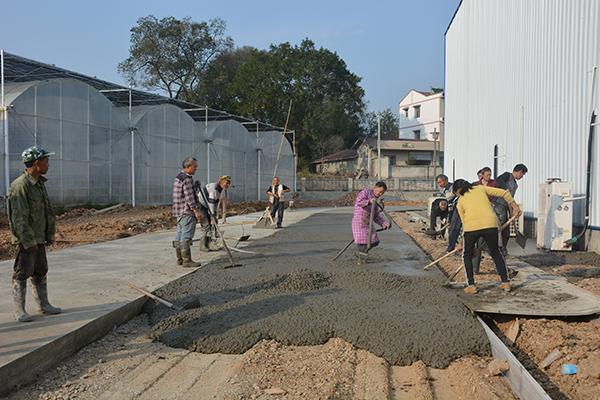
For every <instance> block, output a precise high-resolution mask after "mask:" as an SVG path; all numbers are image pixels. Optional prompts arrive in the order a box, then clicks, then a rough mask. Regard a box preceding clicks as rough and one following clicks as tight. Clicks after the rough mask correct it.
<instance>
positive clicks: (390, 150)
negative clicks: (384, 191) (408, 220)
mask: <svg viewBox="0 0 600 400" xmlns="http://www.w3.org/2000/svg"><path fill="white" fill-rule="evenodd" d="M379 147H380V149H381V178H382V179H388V178H401V179H433V178H434V176H435V173H436V172H438V173H441V167H440V165H441V164H440V163H438V164H437V171H436V166H434V165H433V161H432V160H433V159H434V154H435V157H436V158H437V159H438V160H441V161H442V162H443V155H444V153H443V148H442V147H440V142H439V141H431V140H426V139H381V141H380V144H379ZM377 150H378V145H377V138H371V137H362V138H360V139H358V140H357V141H356V142H355V143H354V145H352V147H351V148H350V149H347V150H342V151H339V152H337V153H334V154H330V155H328V156H325V157H323V158H320V159H318V160H314V161H313V162H312V163H311V165H312V166H313V168H314V171H315V172H317V173H322V174H342V175H343V174H346V173H350V174H353V175H355V176H356V177H359V178H372V177H377V176H378V170H379V160H378V158H377V154H378V152H377Z"/></svg>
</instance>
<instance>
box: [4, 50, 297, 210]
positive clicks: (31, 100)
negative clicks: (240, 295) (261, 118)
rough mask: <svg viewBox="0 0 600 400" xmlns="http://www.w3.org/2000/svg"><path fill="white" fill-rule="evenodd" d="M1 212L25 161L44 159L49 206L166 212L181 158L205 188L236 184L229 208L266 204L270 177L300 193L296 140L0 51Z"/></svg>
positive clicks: (231, 117) (262, 126) (265, 126)
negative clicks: (26, 156)
mask: <svg viewBox="0 0 600 400" xmlns="http://www.w3.org/2000/svg"><path fill="white" fill-rule="evenodd" d="M0 56H1V57H0V58H1V75H2V76H1V80H2V109H1V110H2V113H1V119H0V122H1V127H0V132H1V133H2V138H3V139H4V145H3V146H2V152H1V153H2V156H3V161H4V162H3V163H2V164H1V166H0V171H1V173H0V181H1V183H2V189H1V191H2V196H3V198H4V200H5V201H4V202H3V206H5V204H6V199H7V194H8V188H9V186H10V183H11V182H12V181H13V180H14V179H16V178H17V177H18V176H19V175H21V174H22V173H23V170H24V169H25V166H24V164H23V161H22V158H21V152H22V151H23V150H24V149H26V148H27V147H30V146H33V145H39V146H42V147H44V148H45V149H46V150H48V151H53V152H55V153H56V154H55V155H54V156H51V157H50V170H49V171H48V173H47V174H46V177H47V178H48V183H47V189H48V194H49V196H50V199H51V201H52V203H53V204H55V205H65V206H69V205H77V204H84V203H94V204H111V203H130V204H132V205H134V206H135V205H150V204H152V205H160V204H171V203H172V200H173V198H172V188H173V181H174V178H175V176H176V175H177V174H178V173H179V171H181V169H182V165H181V163H182V161H183V159H184V158H186V157H195V158H196V159H197V160H198V171H197V172H196V174H195V176H194V179H196V180H199V181H201V182H202V183H203V184H206V183H207V182H214V181H216V180H217V179H218V177H219V176H221V175H224V174H227V175H231V177H232V184H231V187H230V189H229V198H230V201H231V202H241V201H246V200H266V199H267V198H268V196H267V194H266V191H267V189H268V187H269V185H270V184H271V181H272V179H273V175H274V172H275V169H276V170H277V176H279V177H280V180H281V181H282V182H283V183H285V184H287V185H288V186H290V187H293V188H294V190H295V188H296V174H295V170H296V167H295V166H296V158H295V155H294V151H292V146H291V145H290V141H289V140H288V137H290V138H293V134H294V132H293V131H286V130H285V129H284V128H280V127H276V126H272V125H269V124H265V123H261V122H258V121H252V120H250V119H246V118H243V117H239V116H236V115H232V114H228V113H225V112H222V111H217V110H213V109H210V108H208V107H205V106H201V105H197V104H191V103H187V102H184V101H180V100H175V99H171V98H168V97H164V96H160V95H156V94H151V93H147V92H143V91H139V90H134V89H131V88H127V87H123V86H120V85H117V84H113V83H109V82H106V81H102V80H99V79H96V78H91V77H88V76H85V75H81V74H78V73H75V72H71V71H67V70H64V69H61V68H58V67H55V66H53V65H50V64H44V63H40V62H37V61H32V60H29V59H26V58H23V57H19V56H16V55H13V54H9V53H5V52H4V51H1V54H0Z"/></svg>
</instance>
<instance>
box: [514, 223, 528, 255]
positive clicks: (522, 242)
mask: <svg viewBox="0 0 600 400" xmlns="http://www.w3.org/2000/svg"><path fill="white" fill-rule="evenodd" d="M513 226H514V227H515V233H516V235H517V236H516V237H515V241H516V242H517V244H518V245H519V246H521V248H522V249H525V245H526V244H527V237H525V235H523V234H522V233H521V232H520V231H519V230H518V229H517V223H516V222H514V221H513Z"/></svg>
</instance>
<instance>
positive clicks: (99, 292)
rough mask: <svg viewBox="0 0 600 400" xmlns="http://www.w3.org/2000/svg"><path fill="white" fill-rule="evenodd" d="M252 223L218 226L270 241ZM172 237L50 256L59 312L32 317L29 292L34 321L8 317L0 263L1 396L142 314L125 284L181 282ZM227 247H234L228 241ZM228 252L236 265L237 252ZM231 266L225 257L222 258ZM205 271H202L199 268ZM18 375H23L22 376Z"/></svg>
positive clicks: (8, 266) (289, 218)
mask: <svg viewBox="0 0 600 400" xmlns="http://www.w3.org/2000/svg"><path fill="white" fill-rule="evenodd" d="M323 210H325V209H324V208H303V209H298V210H297V211H291V212H286V213H285V217H284V223H283V225H284V229H285V227H288V226H290V225H292V224H294V223H295V222H297V221H300V220H302V219H304V218H306V217H308V216H310V215H313V214H315V213H318V212H321V211H323ZM260 214H261V213H254V214H247V215H240V216H236V217H230V218H228V220H229V222H230V224H232V223H240V222H242V223H243V222H254V221H255V220H256V219H257V218H258V217H259V216H260ZM250 226H251V225H248V224H239V225H233V226H227V227H223V234H224V235H227V236H234V237H240V236H242V235H245V234H250V235H251V237H250V240H248V241H247V242H240V243H238V245H237V247H238V248H243V246H247V245H251V244H252V242H253V240H257V239H260V238H263V237H266V236H269V235H271V234H273V233H274V232H276V231H275V230H268V229H264V230H253V229H250ZM173 237H174V233H173V232H163V233H153V234H145V235H138V236H133V237H129V238H124V239H119V240H115V241H111V242H103V243H95V244H90V245H86V246H80V247H75V248H71V249H65V250H60V251H55V252H50V253H48V263H49V266H50V271H49V273H48V292H49V298H50V301H51V303H52V304H53V305H54V306H56V307H61V308H62V309H63V312H62V313H61V314H59V315H52V316H48V315H36V314H35V305H34V303H33V297H32V295H31V290H30V289H29V288H28V294H27V307H26V309H27V310H28V312H29V313H30V314H31V315H32V316H33V319H34V320H33V322H29V323H18V322H16V321H14V319H13V305H12V294H11V293H12V289H11V280H12V270H13V264H14V261H12V260H11V261H3V262H0V293H2V296H0V376H2V380H1V381H0V395H2V394H4V393H6V391H7V390H10V389H11V388H12V387H14V386H15V385H17V384H19V383H21V382H26V381H27V379H31V378H35V376H36V373H39V372H41V371H44V370H46V369H48V368H50V367H51V366H52V365H54V364H56V363H57V362H59V361H61V360H62V359H64V358H66V357H68V356H70V355H71V354H73V353H75V352H76V351H78V350H79V349H81V348H82V347H84V346H86V345H87V344H89V343H92V342H93V341H95V340H97V339H98V338H100V337H102V336H103V335H105V334H106V333H108V332H110V330H111V329H113V328H114V327H116V326H119V325H121V324H123V323H125V322H127V321H128V320H129V319H131V318H132V317H133V316H135V315H137V314H139V311H140V310H141V307H142V306H143V304H144V302H145V301H146V297H145V296H140V295H139V292H137V291H135V290H133V289H131V288H129V287H128V286H127V285H126V283H127V282H129V283H131V284H133V285H135V286H137V287H142V288H145V289H148V290H150V291H152V290H154V289H156V288H158V287H161V286H163V285H165V284H166V283H168V282H170V281H172V280H174V279H176V278H179V277H181V276H184V275H186V274H188V273H190V272H192V270H193V269H186V268H182V267H180V266H177V265H176V264H175V254H174V250H173V247H172V244H171V241H172V240H173ZM228 243H230V244H231V246H233V245H235V241H230V242H228ZM232 253H233V257H234V259H235V257H236V254H235V252H232ZM192 255H193V258H194V259H195V260H197V261H200V262H201V263H206V262H208V261H212V260H214V259H216V258H220V257H223V255H224V252H223V251H219V252H211V253H200V251H199V246H198V245H197V244H195V245H193V246H192ZM223 262H224V263H228V260H227V258H225V259H224V260H223ZM200 268H202V267H200ZM23 371H27V374H24V373H23Z"/></svg>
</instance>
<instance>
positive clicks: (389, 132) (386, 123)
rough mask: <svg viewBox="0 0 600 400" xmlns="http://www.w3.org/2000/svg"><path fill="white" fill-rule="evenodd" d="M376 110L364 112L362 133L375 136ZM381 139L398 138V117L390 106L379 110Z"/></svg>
mask: <svg viewBox="0 0 600 400" xmlns="http://www.w3.org/2000/svg"><path fill="white" fill-rule="evenodd" d="M377 114H378V113H377V112H375V111H371V112H368V113H366V114H365V117H364V119H363V129H364V135H365V136H368V137H377ZM379 114H380V125H381V128H380V129H381V138H382V139H398V137H399V130H398V118H397V116H396V114H394V113H393V112H392V109H391V108H389V107H388V108H386V109H385V110H383V111H380V112H379Z"/></svg>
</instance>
